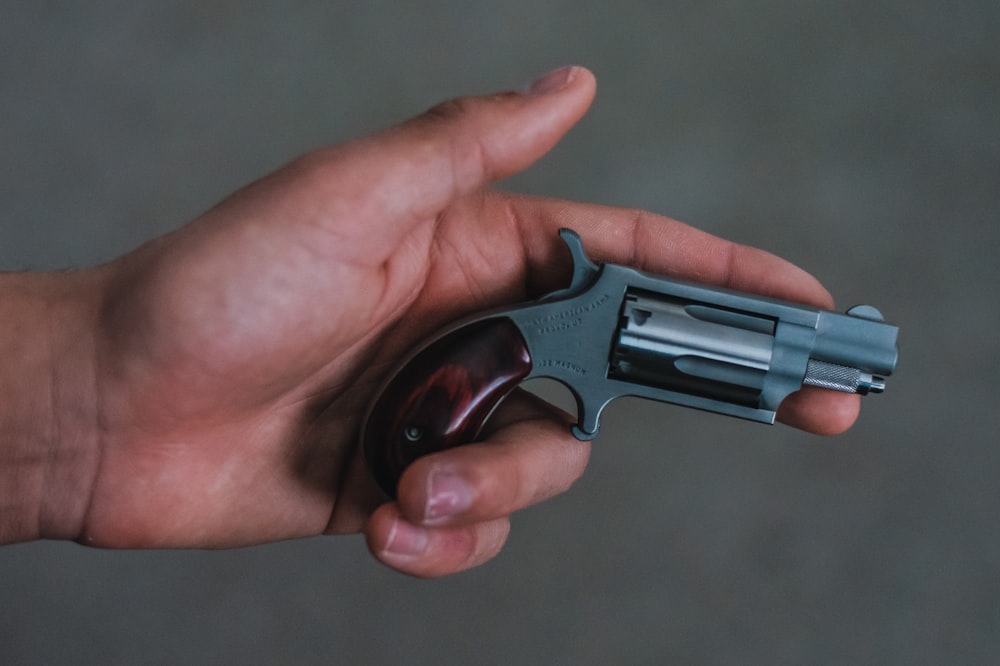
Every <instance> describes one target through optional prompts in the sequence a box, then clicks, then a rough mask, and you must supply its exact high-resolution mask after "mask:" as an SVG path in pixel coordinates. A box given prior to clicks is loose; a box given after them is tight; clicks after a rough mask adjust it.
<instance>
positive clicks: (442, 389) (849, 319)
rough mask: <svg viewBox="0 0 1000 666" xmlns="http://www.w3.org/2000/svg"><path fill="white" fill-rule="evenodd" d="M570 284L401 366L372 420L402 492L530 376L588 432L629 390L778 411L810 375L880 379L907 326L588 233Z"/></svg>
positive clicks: (376, 464) (859, 381)
mask: <svg viewBox="0 0 1000 666" xmlns="http://www.w3.org/2000/svg"><path fill="white" fill-rule="evenodd" d="M559 233H560V236H561V237H562V239H563V240H564V241H565V242H566V245H568V246H569V250H570V253H571V254H572V256H573V278H572V281H571V283H570V285H569V287H567V288H566V289H562V290H559V291H556V292H553V293H551V294H548V295H547V296H545V297H543V298H542V299H540V300H539V301H537V302H535V303H529V304H525V305H521V306H516V307H512V308H508V309H505V310H500V311H495V312H490V313H485V314H480V315H477V316H475V317H473V318H471V319H467V320H465V321H463V322H460V323H459V324H457V325H455V326H452V327H451V328H449V329H447V330H445V331H443V332H442V333H440V334H438V335H437V336H435V337H434V338H432V339H431V341H430V342H429V343H428V344H426V345H425V346H423V347H422V348H420V349H419V350H418V351H417V352H416V353H415V354H414V355H413V356H412V357H411V358H410V359H409V360H408V361H407V362H406V363H404V364H403V365H402V367H401V368H400V369H399V370H398V371H397V372H396V373H395V375H393V376H392V378H391V379H390V380H389V382H388V383H387V384H386V385H385V387H384V388H383V389H382V392H381V393H380V394H379V395H378V397H377V398H376V400H375V402H374V403H373V405H372V407H371V409H370V411H369V413H368V416H367V418H366V420H365V425H364V426H363V428H362V433H361V443H362V447H363V450H364V454H365V458H366V460H367V462H368V466H369V468H370V469H371V471H372V474H373V475H374V477H375V479H376V480H377V481H378V483H379V485H380V486H381V487H382V489H383V490H384V491H385V492H386V493H387V494H388V495H389V496H391V497H394V496H395V493H396V484H397V482H398V481H399V477H400V475H401V474H402V472H403V470H404V469H405V468H406V467H407V466H408V465H409V464H410V463H412V462H413V461H414V460H416V459H417V458H419V457H420V456H423V455H426V454H428V453H431V452H434V451H440V450H443V449H447V448H450V447H453V446H458V445H461V444H467V443H470V442H472V441H474V440H475V439H476V437H477V436H478V434H479V431H480V428H481V427H482V425H483V423H484V422H485V421H486V420H487V419H488V418H489V416H490V414H491V413H492V412H493V410H494V408H495V407H496V406H497V405H498V404H499V403H500V401H501V400H502V399H503V398H504V397H505V396H506V395H507V394H508V393H509V392H510V391H511V390H512V389H513V388H514V387H516V386H517V385H518V384H520V383H521V382H523V381H525V380H527V379H532V378H535V377H548V378H551V379H555V380H557V381H559V382H562V383H563V384H565V385H566V386H567V387H569V389H570V391H571V392H572V394H573V396H574V397H575V399H576V403H577V424H576V425H575V426H573V434H574V435H575V436H576V437H577V438H578V439H592V438H593V437H594V436H595V435H597V430H598V425H599V419H600V415H601V411H602V410H603V409H604V407H605V406H606V405H607V404H608V403H609V402H611V401H612V400H614V399H615V398H617V397H619V396H625V395H631V396H638V397H642V398H649V399H652V400H659V401H662V402H669V403H675V404H678V405H685V406H687V407H694V408H696V409H702V410H707V411H710V412H716V413H718V414H727V415H730V416H737V417H741V418H745V419H750V420H753V421H760V422H763V423H774V416H775V412H776V411H777V409H778V405H779V404H781V401H782V400H783V399H784V398H785V397H786V396H788V395H789V394H790V393H792V392H794V391H797V390H798V389H799V388H800V387H801V386H802V385H809V386H818V387H821V388H824V389H829V390H834V391H843V392H847V393H860V394H867V393H881V392H882V391H883V390H885V379H884V377H885V376H888V375H890V374H892V371H893V369H894V368H895V366H896V358H897V355H898V350H897V347H896V335H897V332H898V329H897V328H896V327H895V326H892V325H889V324H886V323H884V322H883V320H882V315H881V314H880V313H879V311H878V310H876V309H875V308H873V307H871V306H868V305H859V306H857V307H854V308H851V309H850V310H848V311H847V313H846V314H838V313H835V312H830V311H826V310H818V309H816V308H812V307H808V306H804V305H798V304H795V303H788V302H784V301H779V300H775V299H770V298H763V297H760V296H752V295H749V294H744V293H739V292H736V291H730V290H726V289H719V288H715V287H706V286H703V285H698V284H692V283H688V282H682V281H678V280H673V279H670V278H666V277H662V276H657V275H652V274H649V273H644V272H641V271H638V270H635V269H632V268H628V267H626V266H619V265H615V264H600V265H599V264H595V263H594V262H592V261H591V260H590V259H589V258H588V257H587V254H586V253H585V252H584V249H583V244H582V242H581V241H580V238H579V236H577V234H576V233H575V232H573V231H571V230H569V229H563V230H561V231H560V232H559Z"/></svg>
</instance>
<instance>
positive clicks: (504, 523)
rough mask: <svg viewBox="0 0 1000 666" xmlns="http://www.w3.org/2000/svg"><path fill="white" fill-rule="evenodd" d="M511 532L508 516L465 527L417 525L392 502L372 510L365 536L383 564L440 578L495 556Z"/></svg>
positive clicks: (421, 576) (370, 547) (407, 572)
mask: <svg viewBox="0 0 1000 666" xmlns="http://www.w3.org/2000/svg"><path fill="white" fill-rule="evenodd" d="M509 532H510V521H509V520H508V519H507V518H506V517H504V518H498V519H495V520H488V521H484V522H480V523H475V524H472V525H464V526H461V527H423V526H420V525H414V524H412V523H410V522H408V521H407V520H406V519H405V518H403V517H402V515H401V514H400V512H399V505H398V504H396V503H395V502H392V503H389V504H383V505H382V506H380V507H379V508H378V509H376V510H375V512H374V513H373V514H372V516H371V518H370V519H369V521H368V525H367V526H366V527H365V539H366V541H367V542H368V549H369V550H370V551H371V553H372V555H374V556H375V559H377V560H379V561H380V562H382V563H383V564H385V565H387V566H389V567H391V568H393V569H396V570H397V571H401V572H403V573H405V574H409V575H411V576H417V577H420V578H436V577H438V576H446V575H448V574H453V573H458V572H459V571H464V570H466V569H471V568H473V567H477V566H479V565H480V564H484V563H485V562H488V561H489V560H491V559H493V558H494V557H495V556H496V555H497V553H499V552H500V549H501V548H503V545H504V543H506V541H507V535H508V533H509Z"/></svg>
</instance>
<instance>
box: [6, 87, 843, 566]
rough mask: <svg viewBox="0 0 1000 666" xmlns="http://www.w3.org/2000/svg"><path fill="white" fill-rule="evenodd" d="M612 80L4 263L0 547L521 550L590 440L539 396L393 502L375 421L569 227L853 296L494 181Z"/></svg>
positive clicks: (805, 295)
mask: <svg viewBox="0 0 1000 666" xmlns="http://www.w3.org/2000/svg"><path fill="white" fill-rule="evenodd" d="M594 92H595V81H594V78H593V76H592V75H591V74H590V72H588V71H587V70H585V69H582V68H578V67H576V68H565V69H562V70H557V71H556V72H553V73H551V74H550V75H548V76H547V77H545V78H543V79H541V80H539V81H537V82H536V83H535V84H533V86H531V87H529V88H528V89H526V90H525V91H521V92H507V93H501V94H497V95H491V96H486V97H477V98H472V97H470V98H460V99H456V100H452V101H450V102H446V103H444V104H442V105H440V106H438V107H435V108H434V109H431V110H430V111H428V112H427V113H425V114H423V115H421V116H419V117H417V118H414V119H413V120H410V121H408V122H406V123H404V124H403V125H401V126H399V127H395V128H392V129H389V130H386V131H384V132H381V133H379V134H375V135H372V136H370V137H366V138H363V139H359V140H357V141H353V142H350V143H347V144H343V145H340V146H335V147H332V148H327V149H323V150H319V151H316V152H314V153H310V154H308V155H305V156H303V157H301V158H299V159H297V160H295V161H294V162H292V163H290V164H289V165H287V166H286V167H284V168H283V169H281V170H279V171H277V172H275V173H273V174H271V175H269V176H267V177H265V178H263V179H262V180H260V181H258V182H255V183H253V184H251V185H250V186H248V187H246V188H245V189H243V190H241V191H239V192H236V193H235V194H233V195H232V196H230V197H229V198H227V199H226V200H224V201H222V202H221V203H220V204H219V205H217V206H216V207H215V208H213V209H211V210H209V211H208V212H206V213H205V214H204V215H202V216H201V217H199V218H198V219H196V220H194V221H193V222H191V223H190V224H188V225H187V226H184V227H183V228H181V229H179V230H178V231H176V232H174V233H172V234H169V235H167V236H164V237H162V238H158V239H156V240H153V241H151V242H149V243H147V244H146V245H144V246H142V247H140V248H138V249H137V250H135V251H134V252H132V253H130V254H128V255H125V256H123V257H121V258H120V259H118V260H116V261H114V262H111V263H109V264H106V265H103V266H99V267H94V268H90V269H86V270H83V271H76V272H72V273H47V274H7V275H0V293H2V294H3V298H0V301H2V302H3V305H2V306H0V322H3V323H2V324H0V343H2V344H0V349H3V350H4V351H3V352H0V353H2V354H3V356H2V359H0V360H2V361H3V362H2V363H0V368H6V369H5V370H0V397H3V398H4V402H3V403H2V404H4V405H6V406H7V407H6V408H5V410H4V413H3V414H2V415H0V421H2V422H0V425H2V426H3V427H2V428H0V431H2V433H3V434H2V435H0V488H3V489H4V490H3V491H0V492H2V493H3V497H2V500H0V542H7V543H10V542H14V541H25V540H31V539H39V538H55V539H72V540H76V541H79V542H80V543H83V544H86V545H92V546H100V547H107V548H162V547H198V548H219V547H236V546H244V545H250V544H256V543H262V542H268V541H274V540H279V539H288V538H295V537H303V536H310V535H318V534H349V533H357V532H364V534H365V535H366V538H367V542H368V545H369V548H370V550H371V552H372V554H373V555H374V556H375V557H376V558H377V559H379V560H380V561H382V562H384V563H385V564H387V565H389V566H391V567H394V568H396V569H398V570H400V571H403V572H406V573H409V574H413V575H417V576H440V575H444V574H449V573H453V572H456V571H460V570H462V569H466V568H469V567H472V566H476V565H478V564H481V563H483V562H485V561H486V560H488V559H490V558H491V557H493V556H494V555H495V554H496V553H497V552H498V551H499V550H500V548H501V547H502V545H503V542H504V540H505V538H506V535H507V532H508V528H509V522H508V517H509V516H510V514H511V513H512V512H514V511H516V510H518V509H521V508H524V507H527V506H530V505H532V504H535V503H537V502H540V501H542V500H544V499H546V498H548V497H551V496H553V495H555V494H557V493H560V492H562V491H564V490H566V489H567V488H569V487H570V486H571V485H572V483H573V482H574V481H575V480H576V479H577V478H578V477H579V476H580V475H581V474H582V472H583V470H584V468H585V466H586V464H587V457H588V454H589V445H588V444H587V443H584V442H579V441H577V440H576V439H574V438H573V437H572V435H571V434H570V432H569V429H568V427H567V425H568V423H570V422H571V420H570V418H569V417H568V416H567V415H566V414H563V413H561V412H559V411H558V410H555V409H554V408H552V407H550V406H549V405H546V404H545V403H541V402H540V401H539V400H537V399H535V398H532V397H530V396H528V395H527V394H524V393H522V392H519V391H518V392H515V394H514V395H512V396H511V397H510V398H509V399H508V400H507V401H505V402H504V403H503V404H502V406H501V407H500V408H499V409H498V411H497V413H496V414H495V415H494V417H493V419H492V420H491V422H490V424H489V427H488V431H487V432H486V433H485V436H484V438H483V442H481V443H477V444H475V445H471V446H466V447H460V448H457V449H454V450H450V451H445V452H442V453H438V454H434V455H432V456H428V457H426V458H423V459H421V460H419V461H417V462H416V463H415V464H414V465H412V466H411V467H410V468H409V469H407V471H406V472H405V473H404V475H403V478H402V480H401V482H400V487H399V500H398V502H388V501H387V500H386V498H385V497H384V496H383V495H382V494H381V493H380V491H378V490H377V488H376V486H375V484H374V482H373V481H372V480H371V478H370V476H369V475H368V472H367V470H366V469H365V467H364V463H363V461H362V460H361V458H360V456H359V452H358V447H357V436H358V431H359V428H360V419H361V416H362V415H363V413H364V411H365V408H366V406H367V405H368V404H369V403H370V401H371V400H372V398H373V392H374V391H375V389H376V388H377V387H378V386H379V385H380V383H381V382H382V381H384V379H385V378H386V376H387V374H388V373H389V372H390V371H391V370H392V368H393V367H394V365H395V364H396V363H398V361H399V359H400V358H401V356H403V355H405V354H406V353H407V352H408V351H410V350H411V349H412V348H413V347H414V345H416V344H417V343H418V342H419V341H420V340H421V339H422V338H424V337H425V336H426V335H428V334H429V333H431V332H433V331H434V330H435V329H437V328H439V327H440V326H441V325H443V324H445V323H448V322H451V321H453V320H455V319H457V318H459V317H462V316H465V315H467V314H470V313H473V312H477V311H481V310H483V309H486V308H490V307H494V306H498V305H503V304H511V303H516V302H519V301H524V300H526V299H532V298H536V297H538V296H539V295H541V294H543V293H545V292H547V291H550V290H552V289H555V288H559V287H561V286H564V285H565V284H566V283H567V281H568V277H569V271H570V263H569V257H568V253H566V251H565V248H564V246H563V244H562V242H561V241H560V240H559V239H558V237H557V234H556V232H557V230H558V229H559V228H560V227H571V228H573V229H575V230H576V231H577V232H578V233H579V234H580V235H581V237H582V238H583V241H584V245H585V246H586V247H587V251H588V253H589V254H590V255H591V256H592V257H593V258H594V259H595V260H597V261H611V262H616V263H623V264H628V265H633V266H636V267H639V268H641V269H645V270H649V271H654V272H658V273H662V274H667V275H672V276H678V277H683V278H687V279H694V280H698V281H702V282H706V283H711V284H717V285H723V286H727V287H732V288H736V289H741V290H745V291H750V292H755V293H759V294H764V295H770V296H776V297H780V298H785V299H789V300H794V301H799V302H803V303H809V304H813V305H817V306H821V307H831V306H832V301H831V299H830V296H829V294H828V293H827V292H826V291H825V290H824V289H823V287H822V286H821V285H820V284H819V283H818V282H817V281H816V280H815V279H814V278H812V277H811V276H809V275H808V274H807V273H805V272H803V271H802V270H800V269H798V268H796V267H795V266H793V265H791V264H789V263H787V262H785V261H783V260H781V259H779V258H777V257H775V256H773V255H770V254H768V253H766V252H763V251H760V250H756V249H752V248H748V247H744V246H739V245H735V244H732V243H729V242H727V241H724V240H721V239H718V238H715V237H712V236H710V235H708V234H705V233H703V232H700V231H698V230H696V229H694V228H692V227H689V226H686V225H684V224H681V223H679V222H676V221H674V220H670V219H667V218H664V217H660V216H657V215H653V214H650V213H645V212H642V211H636V210H626V209H616V208H608V207H603V206H597V205H590V204H580V203H572V202H566V201H556V200H548V199H539V198H532V197H526V196H520V195H512V194H507V193H503V192H499V191H496V190H493V189H490V188H489V184H490V183H491V182H492V181H495V180H498V179H501V178H504V177H506V176H509V175H511V174H513V173H516V172H518V171H520V170H522V169H524V168H526V167H527V166H529V165H530V164H531V163H532V162H534V161H535V160H537V159H538V158H539V157H541V156H542V155H544V154H545V153H546V152H548V151H549V150H550V149H551V148H552V147H553V146H554V145H555V144H556V143H557V142H558V141H559V139H560V138H561V137H562V136H563V134H565V132H566V131H568V130H569V128H570V127H571V126H572V125H573V124H574V123H575V122H576V121H577V120H579V119H580V118H581V117H582V116H583V114H584V113H585V111H586V109H587V107H588V106H589V104H590V102H591V100H592V98H593V96H594ZM26 378H31V379H26ZM858 405H859V403H858V399H857V397H856V396H848V395H842V394H834V393H829V392H823V391H810V390H803V391H801V392H800V393H798V394H795V395H793V396H791V397H790V398H789V399H788V400H786V402H785V404H783V405H782V408H781V410H780V412H779V418H780V419H781V420H782V421H784V422H786V423H788V424H791V425H793V426H795V427H799V428H803V429H806V430H809V431H812V432H816V433H824V434H832V433H837V432H841V431H843V430H845V429H847V428H848V427H850V425H851V424H852V423H853V422H854V420H855V418H856V416H857V411H858Z"/></svg>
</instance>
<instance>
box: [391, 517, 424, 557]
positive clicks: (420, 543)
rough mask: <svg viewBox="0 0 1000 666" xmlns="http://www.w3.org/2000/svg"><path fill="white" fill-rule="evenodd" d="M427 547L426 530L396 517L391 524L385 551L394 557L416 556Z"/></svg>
mask: <svg viewBox="0 0 1000 666" xmlns="http://www.w3.org/2000/svg"><path fill="white" fill-rule="evenodd" d="M426 549H427V532H425V531H424V530H422V529H420V528H419V527H416V526H414V525H410V524H409V523H407V522H405V521H403V520H401V519H399V518H397V519H396V522H394V523H393V524H392V530H391V531H390V532H389V539H388V540H387V541H386V544H385V552H386V553H387V554H388V555H394V556H396V557H417V556H419V555H421V554H422V553H423V552H424V550H426Z"/></svg>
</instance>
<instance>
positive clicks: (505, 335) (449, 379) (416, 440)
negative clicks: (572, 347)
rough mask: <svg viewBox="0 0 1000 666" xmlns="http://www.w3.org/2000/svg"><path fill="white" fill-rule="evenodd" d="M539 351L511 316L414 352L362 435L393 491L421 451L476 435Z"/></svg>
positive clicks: (375, 469)
mask: <svg viewBox="0 0 1000 666" xmlns="http://www.w3.org/2000/svg"><path fill="white" fill-rule="evenodd" d="M529 372H531V356H530V354H529V353H528V348H527V346H526V344H525V342H524V338H523V337H522V336H521V332H520V331H519V330H518V329H517V326H515V325H514V322H512V321H511V320H510V319H508V318H507V317H494V318H492V319H485V320H482V321H478V322H474V323H472V324H469V325H467V326H463V327H461V328H458V329H456V330H454V331H452V332H451V333H448V334H447V335H445V336H444V337H442V338H439V339H437V340H436V341H434V342H432V343H431V344H430V345H429V346H427V347H426V348H425V349H423V350H422V351H420V352H419V353H418V354H417V355H416V356H414V357H413V358H412V359H411V360H410V361H409V362H408V363H407V364H406V365H404V366H403V367H402V369H400V370H399V372H398V373H397V374H396V375H395V377H393V378H392V380H391V381H390V382H389V384H388V385H387V386H386V387H385V389H384V390H383V392H382V394H381V395H380V396H379V397H378V398H377V399H376V401H375V403H374V405H373V406H372V409H371V412H369V415H368V420H367V422H366V423H365V426H364V431H363V434H362V446H363V448H364V454H365V458H366V460H367V462H368V466H369V468H370V469H371V472H372V474H373V476H374V477H375V480H376V481H378V483H379V485H380V486H381V487H382V490H384V491H385V492H386V494H387V495H389V496H390V497H393V498H394V497H395V496H396V485H397V484H398V483H399V477H400V476H401V475H402V473H403V470H404V469H406V467H407V466H409V464H410V463H412V462H413V461H414V460H416V459H417V458H419V457H421V456H424V455H427V454H429V453H433V452H435V451H442V450H444V449H449V448H452V447H455V446H459V445H461V444H468V443H470V442H472V441H474V440H475V438H476V437H477V436H478V435H479V431H480V429H481V428H482V426H483V423H484V422H485V421H486V419H487V418H488V417H489V415H490V414H491V413H492V412H493V409H494V408H495V407H496V405H497V404H498V403H499V402H500V401H501V400H502V399H503V398H504V396H506V395H507V394H508V393H509V392H510V391H511V390H512V389H513V388H514V387H515V386H517V385H518V384H519V383H521V381H523V380H524V378H525V377H527V376H528V373H529Z"/></svg>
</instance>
